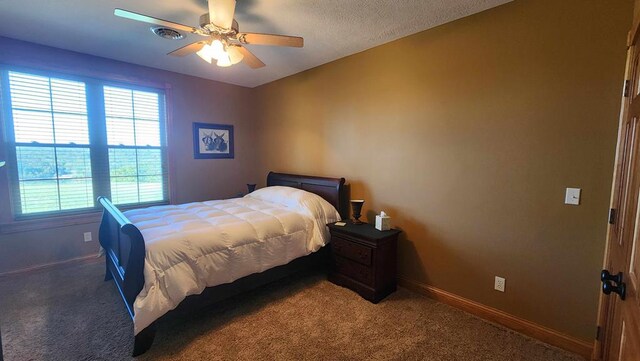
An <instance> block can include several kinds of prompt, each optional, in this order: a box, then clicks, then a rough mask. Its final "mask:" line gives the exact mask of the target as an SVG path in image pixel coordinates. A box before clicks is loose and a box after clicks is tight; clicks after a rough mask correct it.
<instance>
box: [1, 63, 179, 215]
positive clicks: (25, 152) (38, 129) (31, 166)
mask: <svg viewBox="0 0 640 361" xmlns="http://www.w3.org/2000/svg"><path fill="white" fill-rule="evenodd" d="M2 75H3V83H2V84H3V99H5V102H4V107H5V115H6V119H7V121H6V128H7V129H6V130H7V132H6V133H7V135H8V145H9V147H8V148H9V149H8V151H9V152H8V153H9V154H10V161H11V160H12V161H13V164H14V166H15V167H13V169H14V170H15V171H14V172H12V181H11V188H12V201H13V206H14V211H15V213H16V216H18V217H19V216H27V215H37V214H50V213H60V212H67V211H78V210H88V209H95V208H96V207H97V204H96V201H95V200H96V198H97V197H98V196H100V195H103V196H107V197H109V198H110V199H111V200H112V201H113V202H114V203H115V204H119V205H135V204H143V203H161V202H166V201H167V200H168V191H167V183H168V181H167V171H166V168H167V166H166V142H165V140H164V138H165V137H164V134H165V133H164V94H163V92H162V91H160V90H156V89H142V88H139V87H135V86H128V85H120V84H111V83H107V82H104V81H100V80H96V79H77V78H76V79H66V78H62V77H50V76H43V75H39V74H31V73H23V72H16V71H5V72H3V73H2ZM11 158H12V159H11Z"/></svg>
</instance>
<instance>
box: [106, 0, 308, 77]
mask: <svg viewBox="0 0 640 361" xmlns="http://www.w3.org/2000/svg"><path fill="white" fill-rule="evenodd" d="M208 6H209V12H208V13H206V14H203V15H202V16H200V27H199V28H194V27H191V26H188V25H182V24H178V23H174V22H171V21H167V20H162V19H158V18H154V17H151V16H147V15H143V14H139V13H135V12H132V11H128V10H123V9H115V11H114V15H116V16H120V17H123V18H127V19H131V20H136V21H142V22H145V23H149V24H154V25H158V26H161V27H167V28H171V29H175V30H181V31H184V32H188V33H191V34H196V35H200V36H203V37H205V38H206V39H205V40H201V41H196V42H195V43H191V44H189V45H186V46H183V47H181V48H179V49H176V50H174V51H172V52H170V53H169V54H168V55H173V56H186V55H189V54H193V53H196V54H197V55H198V56H199V57H201V58H202V59H203V60H205V61H206V62H208V63H212V61H213V60H216V64H217V65H218V66H221V67H227V66H231V65H233V64H237V63H239V62H240V61H244V62H245V64H247V65H248V66H250V67H251V68H253V69H257V68H261V67H263V66H265V64H264V63H263V62H262V61H261V60H260V59H258V58H257V57H256V56H255V55H253V53H251V52H250V51H249V50H248V49H247V48H246V47H244V46H243V45H245V44H255V45H276V46H290V47H296V48H301V47H303V46H304V39H303V38H301V37H298V36H287V35H275V34H260V33H246V32H240V30H239V27H238V22H237V21H236V20H235V19H234V18H233V16H234V14H235V8H236V0H209V1H208ZM154 32H155V31H154Z"/></svg>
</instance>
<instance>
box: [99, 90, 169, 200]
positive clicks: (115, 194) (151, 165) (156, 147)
mask: <svg viewBox="0 0 640 361" xmlns="http://www.w3.org/2000/svg"><path fill="white" fill-rule="evenodd" d="M104 108H105V114H106V118H107V142H108V144H109V169H110V175H109V176H110V179H111V196H112V201H113V202H114V203H115V204H129V203H140V202H152V201H161V200H163V199H164V197H165V196H164V186H163V184H164V176H163V173H164V172H163V169H162V148H161V142H160V112H159V102H158V94H157V93H150V92H143V91H137V90H130V89H124V88H116V87H111V86H105V87H104Z"/></svg>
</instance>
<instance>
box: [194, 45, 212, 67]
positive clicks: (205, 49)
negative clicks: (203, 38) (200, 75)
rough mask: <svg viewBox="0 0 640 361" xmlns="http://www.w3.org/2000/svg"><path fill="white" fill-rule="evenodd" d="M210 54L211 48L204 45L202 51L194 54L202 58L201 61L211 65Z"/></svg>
mask: <svg viewBox="0 0 640 361" xmlns="http://www.w3.org/2000/svg"><path fill="white" fill-rule="evenodd" d="M212 53H213V50H212V49H211V46H210V45H209V44H205V45H204V46H203V47H202V49H200V50H198V51H197V52H196V54H198V56H199V57H200V58H202V60H204V61H206V62H207V63H209V64H211V59H212V58H213V57H212V56H211V55H212Z"/></svg>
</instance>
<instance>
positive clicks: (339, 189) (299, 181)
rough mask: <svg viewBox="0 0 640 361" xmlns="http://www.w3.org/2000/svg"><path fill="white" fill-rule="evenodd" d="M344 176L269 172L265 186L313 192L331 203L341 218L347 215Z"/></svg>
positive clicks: (345, 217)
mask: <svg viewBox="0 0 640 361" xmlns="http://www.w3.org/2000/svg"><path fill="white" fill-rule="evenodd" d="M344 183H345V179H344V178H326V177H314V176H306V175H298V174H286V173H275V172H269V175H268V176H267V187H270V186H287V187H293V188H298V189H302V190H305V191H307V192H311V193H315V194H317V195H319V196H320V197H322V198H324V199H325V200H326V201H327V202H329V203H331V205H333V206H334V207H336V209H337V210H338V213H340V217H342V219H347V218H348V217H349V209H348V201H347V192H346V188H345V184H344Z"/></svg>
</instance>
